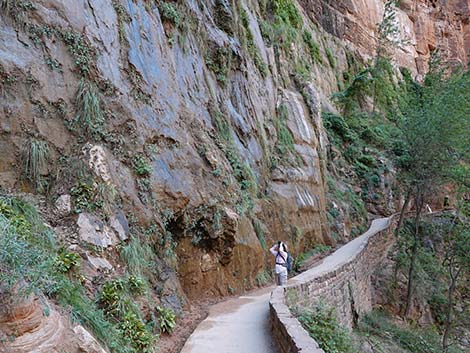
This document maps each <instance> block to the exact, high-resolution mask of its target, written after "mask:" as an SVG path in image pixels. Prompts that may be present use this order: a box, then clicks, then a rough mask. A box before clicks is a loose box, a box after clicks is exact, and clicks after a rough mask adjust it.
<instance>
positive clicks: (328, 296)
mask: <svg viewBox="0 0 470 353" xmlns="http://www.w3.org/2000/svg"><path fill="white" fill-rule="evenodd" d="M391 224H392V218H382V219H378V220H375V221H373V222H372V225H371V227H370V228H369V230H368V231H367V232H366V233H364V234H363V235H361V236H360V237H358V238H356V239H354V240H352V241H351V242H349V243H348V244H346V245H344V246H343V247H341V248H340V249H338V250H336V251H335V252H334V253H333V254H331V255H330V256H328V257H326V258H325V259H324V260H323V261H322V262H321V263H320V264H319V265H317V266H315V267H314V268H312V269H310V270H308V271H306V272H304V273H301V274H300V275H298V276H296V277H294V278H293V279H291V280H290V281H289V283H288V285H287V286H286V287H277V288H276V289H275V290H274V291H273V293H272V295H271V300H270V303H269V304H270V315H271V325H272V332H273V337H274V339H275V341H276V342H277V344H278V346H279V348H280V351H281V352H282V353H297V352H301V353H321V352H323V353H324V351H323V350H322V349H320V348H319V347H318V344H317V343H316V342H315V340H313V339H312V338H311V337H310V336H309V334H308V332H307V331H306V330H305V329H304V328H302V326H301V325H300V323H299V321H298V320H297V319H296V318H295V317H294V316H293V315H292V314H291V312H290V311H289V308H288V306H287V304H286V294H287V293H289V294H291V292H294V293H292V294H294V295H295V296H297V297H298V298H301V299H302V301H305V303H306V304H309V303H315V302H316V301H317V300H319V299H320V300H322V302H324V303H325V304H326V305H328V306H331V307H334V308H335V309H336V313H337V317H338V320H339V322H340V323H341V324H342V325H343V326H345V327H348V328H352V327H353V324H354V322H355V321H356V320H357V319H358V318H360V317H361V316H362V315H363V314H364V313H366V312H368V311H370V310H371V309H372V295H371V292H372V288H371V286H372V285H371V274H372V273H373V272H374V270H375V268H376V267H377V266H378V264H379V263H380V260H381V259H382V258H384V257H385V256H387V252H388V249H389V248H390V245H391V244H393V236H392V234H393V231H392V230H393V227H392V226H391Z"/></svg>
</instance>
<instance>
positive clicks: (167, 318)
mask: <svg viewBox="0 0 470 353" xmlns="http://www.w3.org/2000/svg"><path fill="white" fill-rule="evenodd" d="M157 313H158V323H159V326H160V330H161V331H162V332H167V333H171V332H172V331H173V329H174V328H175V326H176V315H175V313H174V311H173V310H172V309H170V308H165V307H163V306H157Z"/></svg>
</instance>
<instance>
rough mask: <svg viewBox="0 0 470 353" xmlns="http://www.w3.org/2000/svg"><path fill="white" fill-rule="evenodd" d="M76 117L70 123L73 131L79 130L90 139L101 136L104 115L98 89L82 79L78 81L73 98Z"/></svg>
mask: <svg viewBox="0 0 470 353" xmlns="http://www.w3.org/2000/svg"><path fill="white" fill-rule="evenodd" d="M75 105H76V107H77V116H76V117H75V120H74V121H73V122H72V124H71V126H72V128H73V129H81V130H83V131H84V132H85V133H86V134H88V135H89V136H91V137H94V138H97V137H100V136H102V135H103V133H104V131H103V129H104V113H103V110H102V101H101V95H100V92H99V90H98V87H96V85H95V84H94V83H93V82H91V81H88V80H86V79H84V78H82V79H81V80H80V83H79V85H78V90H77V94H76V96H75Z"/></svg>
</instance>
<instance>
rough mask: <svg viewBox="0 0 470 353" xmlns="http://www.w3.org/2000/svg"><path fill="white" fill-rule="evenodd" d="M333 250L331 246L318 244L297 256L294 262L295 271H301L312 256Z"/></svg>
mask: <svg viewBox="0 0 470 353" xmlns="http://www.w3.org/2000/svg"><path fill="white" fill-rule="evenodd" d="M330 250H331V246H329V245H325V244H317V245H315V247H314V248H312V249H310V250H308V251H307V252H304V253H302V254H300V255H299V256H297V257H296V258H295V260H294V266H293V267H294V271H299V269H300V267H301V266H302V264H303V263H304V262H305V261H307V260H308V259H309V258H311V257H312V256H315V255H318V254H323V253H326V252H328V251H330Z"/></svg>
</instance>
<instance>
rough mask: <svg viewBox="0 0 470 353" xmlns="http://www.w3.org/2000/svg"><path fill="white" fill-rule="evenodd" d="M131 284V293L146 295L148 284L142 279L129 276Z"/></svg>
mask: <svg viewBox="0 0 470 353" xmlns="http://www.w3.org/2000/svg"><path fill="white" fill-rule="evenodd" d="M127 281H128V284H129V291H130V292H131V293H132V294H135V295H141V294H144V293H145V290H146V283H145V281H144V280H143V279H142V278H141V277H136V276H129V278H128V279H127Z"/></svg>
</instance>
